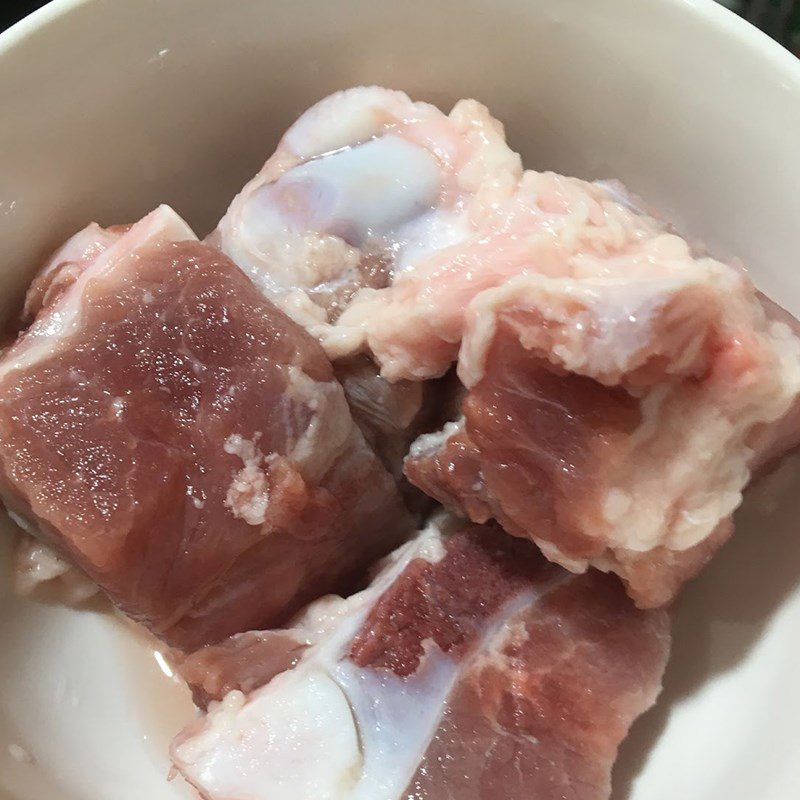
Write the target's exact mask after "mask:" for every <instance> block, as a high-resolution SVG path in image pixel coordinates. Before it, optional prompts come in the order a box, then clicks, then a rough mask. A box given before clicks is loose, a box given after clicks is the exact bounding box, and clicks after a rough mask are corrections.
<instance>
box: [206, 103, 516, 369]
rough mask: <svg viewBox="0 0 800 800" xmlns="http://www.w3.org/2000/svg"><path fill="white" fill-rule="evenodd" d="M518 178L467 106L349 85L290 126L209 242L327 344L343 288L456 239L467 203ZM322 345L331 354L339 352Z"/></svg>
mask: <svg viewBox="0 0 800 800" xmlns="http://www.w3.org/2000/svg"><path fill="white" fill-rule="evenodd" d="M520 171H521V167H520V164H519V157H518V156H517V155H516V154H514V153H512V152H511V151H510V150H509V149H508V147H507V146H506V145H505V141H504V139H503V134H502V127H501V126H500V125H499V123H497V122H496V121H495V120H493V119H492V118H491V117H490V116H489V115H488V112H487V111H486V109H485V108H484V107H483V106H481V105H479V104H478V103H475V102H474V101H462V103H460V104H459V105H457V106H456V108H455V109H454V110H453V112H452V113H451V114H450V115H449V116H447V115H445V114H443V113H442V112H441V111H439V110H438V109H437V108H435V107H434V106H432V105H429V104H427V103H414V102H412V101H411V100H410V99H409V98H408V97H407V96H406V95H405V94H403V93H402V92H396V91H390V90H387V89H382V88H379V87H358V88H355V89H349V90H347V91H344V92H338V93H336V94H334V95H331V96H330V97H327V98H325V99H324V100H322V101H321V102H319V103H318V104H317V105H315V106H313V107H312V108H311V109H309V110H308V111H307V112H305V114H303V115H302V116H301V117H300V119H298V120H297V122H295V123H294V125H292V126H291V127H290V128H289V130H288V131H287V132H286V134H285V135H284V137H283V139H282V140H281V142H280V144H279V145H278V148H277V150H276V152H275V153H274V155H273V156H272V157H271V158H270V159H269V160H268V161H267V163H266V164H265V165H264V167H263V169H262V170H261V172H259V174H258V175H257V176H256V177H255V178H254V179H253V180H252V181H250V183H248V184H247V185H246V186H245V187H244V189H243V190H242V191H241V193H240V194H239V195H238V196H237V197H236V198H235V199H234V201H233V202H232V204H231V206H230V208H229V209H228V212H227V213H226V215H225V216H224V217H223V219H222V220H221V221H220V223H219V226H218V228H217V230H216V231H215V232H214V233H213V234H212V235H211V237H210V241H211V242H212V243H214V244H216V245H218V246H219V247H220V248H221V249H222V250H223V252H225V253H226V255H228V256H229V257H230V258H232V259H233V261H234V262H236V263H237V264H238V265H239V267H240V268H241V269H243V270H244V271H245V272H246V273H247V274H248V275H249V276H250V277H251V278H252V279H253V281H254V282H255V283H256V285H258V286H259V287H260V288H261V289H262V291H264V292H265V293H266V294H267V295H269V296H270V297H272V298H273V299H275V300H276V301H277V302H279V303H280V305H281V306H282V308H283V309H284V310H285V311H286V312H287V313H288V314H289V315H290V316H292V317H293V319H295V320H296V321H298V322H299V323H300V324H302V325H304V326H305V327H307V328H308V329H309V330H310V331H311V332H312V333H314V334H315V335H317V336H319V337H321V338H322V340H323V342H328V337H327V336H326V332H327V330H328V322H329V320H330V319H331V318H332V317H333V316H335V314H337V313H339V312H340V311H341V310H342V309H343V308H344V307H346V305H347V303H348V302H349V298H350V296H351V295H352V294H353V292H355V291H357V290H358V289H360V288H362V287H373V288H374V287H381V286H385V285H387V284H388V283H391V281H392V280H393V277H394V276H395V275H396V274H398V273H401V272H403V271H405V270H409V269H413V268H414V266H415V264H416V263H417V262H418V261H419V260H421V259H424V258H425V257H426V256H427V255H428V254H429V253H431V252H436V251H439V250H443V249H446V248H448V247H450V246H452V245H455V244H457V243H458V242H460V241H462V240H464V239H465V238H466V237H467V236H469V234H470V231H471V227H472V224H471V221H470V220H471V217H472V216H473V215H475V213H476V210H475V208H476V204H479V203H480V204H488V203H491V202H493V201H494V200H495V198H496V196H497V195H498V194H502V193H503V192H505V191H507V187H509V186H512V185H513V183H514V181H515V179H516V177H517V176H518V173H519V172H520ZM330 344H331V348H332V350H331V354H332V355H336V353H337V352H338V351H339V350H341V349H342V348H343V345H341V344H337V343H335V342H334V341H331V343H330Z"/></svg>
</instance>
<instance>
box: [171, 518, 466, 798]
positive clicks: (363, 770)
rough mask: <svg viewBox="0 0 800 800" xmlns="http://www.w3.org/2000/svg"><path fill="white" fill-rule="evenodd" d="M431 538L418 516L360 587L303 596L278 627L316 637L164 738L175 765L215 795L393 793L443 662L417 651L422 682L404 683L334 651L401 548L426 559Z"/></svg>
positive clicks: (400, 562) (440, 687) (425, 734)
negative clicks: (408, 687)
mask: <svg viewBox="0 0 800 800" xmlns="http://www.w3.org/2000/svg"><path fill="white" fill-rule="evenodd" d="M440 547H441V544H440V533H439V530H438V527H436V526H435V525H432V526H429V527H428V528H427V529H426V530H424V531H422V532H421V533H420V534H419V535H418V537H417V539H415V540H414V541H413V542H411V543H409V544H407V545H405V546H403V547H402V548H400V549H399V550H398V551H396V553H394V554H392V556H391V557H390V558H388V559H387V561H386V564H385V566H384V568H383V570H382V572H381V573H380V574H379V575H378V576H376V578H375V579H374V581H373V583H372V584H371V585H370V587H369V588H368V589H366V590H364V591H362V592H360V593H358V594H357V595H354V596H353V597H351V598H348V599H343V598H341V597H333V596H331V597H324V598H322V599H320V600H319V601H317V602H315V603H312V604H311V605H310V606H309V607H308V608H307V609H306V611H305V612H303V614H302V615H301V616H300V617H299V618H298V619H297V620H296V621H295V623H294V624H293V625H292V626H291V627H290V629H289V631H290V632H291V633H292V634H293V635H294V636H295V637H296V638H297V639H298V641H306V642H308V643H313V644H315V645H316V646H315V647H313V648H312V649H311V650H310V651H309V654H308V655H307V656H306V657H304V658H303V659H302V660H301V662H300V664H298V666H297V667H295V668H294V669H292V670H290V671H288V672H285V673H282V674H281V675H278V676H277V677H275V678H274V679H273V680H272V681H271V682H270V683H269V684H267V685H266V686H265V687H263V688H262V689H259V690H257V691H256V692H254V693H253V694H251V695H250V696H249V697H247V698H245V697H244V696H243V695H242V694H241V692H231V693H230V694H229V695H228V696H227V697H226V698H225V699H224V700H223V701H222V702H220V703H218V704H212V708H211V710H210V711H209V713H208V715H207V717H206V719H205V720H204V723H203V725H202V728H201V729H200V730H199V732H197V733H192V734H191V735H189V736H188V737H187V738H184V739H182V740H181V738H179V740H178V741H177V742H176V744H175V746H174V747H173V759H174V761H175V763H176V764H177V766H178V768H179V769H180V770H181V772H182V773H183V774H184V775H185V776H186V777H187V778H188V779H189V780H190V781H191V782H192V783H193V784H194V785H196V786H197V787H198V788H200V790H201V791H202V792H203V793H204V794H206V795H208V796H209V797H211V798H215V799H216V798H218V797H219V798H223V797H224V798H226V800H228V798H230V800H239V799H240V798H241V800H244V798H248V799H249V798H251V797H252V798H254V800H260V799H261V798H265V800H267V799H271V798H274V797H281V798H282V800H306V799H307V798H309V797H314V798H319V799H320V800H322V799H323V798H324V800H344V798H348V800H349V799H350V798H352V800H356V798H358V799H359V800H362V799H363V800H373V798H375V797H387V798H388V797H395V796H396V794H397V792H398V791H399V790H401V789H402V788H403V786H405V785H406V784H407V783H408V781H409V780H410V778H411V776H412V775H413V773H414V770H415V769H416V766H417V763H418V761H419V758H420V756H421V752H420V747H422V748H423V749H424V746H425V745H426V744H427V741H429V740H430V738H431V737H432V735H433V732H434V730H435V724H436V722H437V721H438V716H439V714H440V708H441V704H442V702H443V701H444V697H445V696H446V691H447V688H448V687H449V686H450V685H451V684H452V681H453V680H454V679H455V673H456V669H455V665H454V664H452V663H451V664H450V665H449V667H448V665H447V663H446V662H447V661H448V659H446V658H445V657H443V656H441V655H439V656H436V655H435V654H433V655H431V654H429V656H430V661H431V662H433V663H432V664H431V665H430V669H429V670H428V669H426V670H425V671H424V673H423V675H422V676H421V677H422V684H421V685H419V684H415V686H414V690H413V691H412V692H406V691H404V690H403V685H402V682H400V681H399V680H398V679H397V678H394V680H392V677H393V676H390V675H386V676H383V680H381V679H375V680H372V679H371V676H365V675H364V674H363V672H362V674H359V671H358V670H357V669H355V668H351V666H350V665H349V663H347V662H346V660H345V656H346V653H347V649H348V647H349V645H350V643H351V641H352V639H353V637H354V636H355V635H356V633H357V632H358V630H359V629H360V628H361V627H362V626H363V624H364V622H365V620H366V618H367V615H368V614H369V612H370V610H371V608H372V606H373V604H374V603H375V601H376V600H377V598H378V597H380V595H381V594H382V593H383V592H384V591H385V590H386V589H387V588H389V587H390V586H391V585H392V583H393V582H394V581H395V580H396V579H397V577H398V576H399V575H400V574H401V573H402V572H403V570H404V569H405V568H406V566H407V565H408V563H409V562H410V561H411V560H412V559H415V558H425V559H426V560H427V558H428V557H429V556H430V557H431V560H432V561H435V560H436V557H437V556H440V555H441V553H440V552H439V548H440ZM416 680H417V679H416V677H415V681H416ZM420 689H422V691H420ZM397 736H400V737H401V738H400V739H398V738H397ZM386 758H389V759H390V760H391V761H392V762H393V763H392V764H391V765H389V766H388V771H387V768H385V767H384V760H385V759H386ZM303 765H313V769H308V768H305V769H304V768H303ZM376 792H377V793H376Z"/></svg>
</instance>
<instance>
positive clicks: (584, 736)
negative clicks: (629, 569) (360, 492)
mask: <svg viewBox="0 0 800 800" xmlns="http://www.w3.org/2000/svg"><path fill="white" fill-rule="evenodd" d="M284 635H287V636H290V637H295V638H296V639H297V640H301V641H306V642H308V645H307V647H306V649H305V650H304V652H303V654H302V656H301V658H300V660H299V662H298V663H297V665H296V666H294V667H293V668H291V669H288V670H287V671H285V672H283V673H280V674H278V675H276V676H275V677H273V678H272V680H271V681H269V682H268V683H267V684H266V685H265V686H264V687H262V688H260V689H258V690H256V691H254V692H251V693H249V694H245V693H243V692H241V691H233V692H230V693H229V694H228V695H227V696H226V697H225V698H224V700H222V702H220V703H218V704H215V705H214V706H212V709H211V711H210V712H209V713H208V715H207V716H205V717H204V718H202V719H200V720H198V721H197V722H196V723H194V724H192V725H191V726H190V727H189V728H188V729H187V730H186V731H185V732H184V733H183V734H182V735H181V736H180V737H178V739H177V740H176V742H175V743H174V745H173V751H172V753H173V759H174V762H175V764H176V765H177V767H178V769H179V770H180V771H181V772H182V773H183V774H184V776H186V777H187V778H188V780H189V781H190V782H192V783H193V784H194V785H195V786H196V787H197V788H198V789H199V790H200V792H201V793H202V795H203V796H204V797H207V798H209V800H217V799H218V798H219V799H220V800H221V799H222V798H224V800H245V799H246V800H261V798H264V800H274V799H275V798H280V800H307V798H311V797H314V798H327V800H375V799H376V798H382V800H401V799H402V800H496V798H500V797H502V798H506V800H530V799H531V798H535V800H556V799H558V800H562V798H565V797H569V798H574V800H600V799H601V798H607V797H608V796H609V792H610V773H611V766H612V764H613V762H614V759H615V757H616V752H617V747H618V745H619V743H620V741H621V740H622V739H623V738H624V737H625V735H626V734H627V732H628V729H629V727H630V725H631V723H632V722H633V721H634V719H635V718H636V717H637V716H638V715H639V714H641V713H642V712H643V711H645V710H646V709H647V708H649V706H650V705H651V704H652V703H653V702H654V700H655V697H656V695H657V693H658V690H659V688H660V682H661V676H662V673H663V670H664V665H665V662H666V659H667V654H668V650H669V620H668V616H667V614H666V613H665V612H663V611H640V610H637V609H636V608H635V607H634V606H633V604H632V603H631V602H630V601H629V600H628V598H627V597H626V596H625V593H624V591H623V590H622V587H621V585H620V584H619V583H618V582H617V581H616V580H614V579H613V578H611V577H610V576H606V575H602V574H600V573H597V572H592V573H591V574H589V575H582V576H576V575H573V574H571V573H568V572H566V571H564V570H562V569H560V568H559V567H557V566H555V565H553V564H550V563H548V562H547V561H546V560H545V559H544V558H542V557H541V555H540V554H539V553H538V552H537V551H536V550H535V548H534V547H533V546H532V545H531V544H530V543H529V542H526V541H523V540H515V539H512V538H511V537H508V536H506V535H505V534H504V533H502V532H500V531H498V530H497V529H493V528H488V527H477V526H469V527H466V528H461V529H456V530H455V531H452V532H451V533H449V534H445V535H443V534H441V533H440V532H439V530H437V529H436V528H435V527H433V526H432V527H430V528H429V529H427V530H426V531H424V532H423V533H422V534H421V535H420V536H419V538H418V539H417V540H415V541H414V542H412V543H410V544H409V545H406V546H405V547H404V548H402V549H401V550H399V551H398V552H397V553H395V554H394V555H393V557H392V558H391V559H389V560H388V562H387V563H386V565H385V566H384V568H383V570H382V572H381V573H380V574H379V575H378V576H377V577H376V578H375V579H374V581H373V583H372V584H371V585H370V587H369V588H367V589H366V590H364V591H363V592H361V593H359V594H357V595H354V596H353V597H351V598H349V599H348V600H336V599H326V600H324V601H322V602H321V603H319V604H315V605H312V606H311V607H310V608H309V609H308V611H307V612H306V614H305V615H304V616H303V618H302V619H301V620H300V621H299V623H298V626H297V627H296V628H293V629H291V630H289V631H287V632H284Z"/></svg>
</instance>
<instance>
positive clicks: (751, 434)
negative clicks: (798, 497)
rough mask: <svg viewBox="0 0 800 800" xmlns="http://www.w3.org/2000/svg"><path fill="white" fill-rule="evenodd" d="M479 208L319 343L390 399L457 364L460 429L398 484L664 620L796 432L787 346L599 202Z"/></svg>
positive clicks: (735, 275)
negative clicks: (773, 454)
mask: <svg viewBox="0 0 800 800" xmlns="http://www.w3.org/2000/svg"><path fill="white" fill-rule="evenodd" d="M507 185H508V184H507V183H503V184H502V186H503V187H507ZM495 199H496V200H497V202H495V203H494V204H492V205H486V206H481V207H480V208H478V207H473V209H472V210H473V213H472V214H471V216H470V218H469V222H470V225H471V230H470V233H469V234H468V235H467V236H466V237H464V238H463V239H462V240H461V241H458V242H455V243H453V244H451V246H449V247H447V248H444V249H442V250H439V251H437V252H433V253H429V254H427V255H426V256H425V257H423V258H421V259H419V260H417V261H415V263H414V265H413V267H411V268H408V269H406V270H404V271H403V272H401V273H399V274H398V275H396V276H395V279H394V281H393V283H392V285H391V286H387V287H385V288H383V289H380V290H377V291H375V290H371V291H367V290H362V291H360V292H359V293H357V294H356V295H355V297H354V298H353V299H352V301H351V302H350V304H349V305H348V307H347V309H346V310H345V311H344V313H343V314H342V315H341V316H340V317H339V318H338V320H337V321H336V324H335V325H334V326H332V330H333V332H332V333H326V334H325V336H324V337H323V338H324V339H325V340H326V341H327V342H329V343H330V342H336V343H337V345H338V346H340V349H338V350H336V352H337V355H339V356H341V355H342V354H343V353H345V352H360V351H363V350H365V349H366V350H368V351H369V352H371V353H372V355H373V357H374V358H375V360H376V361H377V362H378V364H379V365H380V366H381V369H382V374H383V375H384V377H386V378H387V379H389V380H390V381H395V380H422V379H427V378H432V377H436V376H439V375H441V374H443V373H444V372H445V371H446V370H448V369H450V367H451V365H452V364H453V363H454V362H457V363H458V373H459V376H460V377H461V380H462V382H463V384H464V386H465V388H466V390H467V398H466V400H465V403H464V408H463V412H464V420H463V423H462V424H461V425H460V426H459V433H458V434H457V435H456V434H453V435H454V436H455V437H456V438H452V437H447V436H444V435H443V436H440V437H439V440H438V443H437V440H436V439H430V438H426V439H424V440H423V441H422V442H421V443H420V444H419V445H418V446H417V447H416V448H414V451H413V454H412V457H411V458H410V459H409V461H408V463H407V467H406V473H407V475H408V476H409V478H410V479H411V481H412V482H413V483H415V484H416V485H418V486H419V487H420V488H422V489H423V490H424V491H426V492H427V493H429V494H430V495H432V496H433V497H436V498H438V499H440V500H443V501H446V502H447V503H448V505H449V506H450V507H451V508H453V509H454V510H457V511H459V512H461V513H466V514H468V515H469V516H470V517H471V518H472V519H473V520H474V521H477V522H483V521H486V520H487V519H490V518H495V519H497V520H499V521H500V522H501V524H502V525H503V526H504V527H505V528H506V529H507V530H508V531H509V532H510V533H512V534H514V535H517V536H524V537H529V538H532V539H533V540H535V541H536V542H537V543H538V544H539V545H540V547H541V548H542V550H543V552H544V553H545V554H546V555H547V556H548V558H551V559H554V560H556V561H557V562H558V563H560V564H562V565H564V566H565V567H567V568H568V569H571V570H577V571H580V570H585V569H586V568H587V566H588V565H594V566H597V567H600V568H601V569H604V570H613V571H615V572H618V573H619V574H620V575H621V576H622V577H623V579H624V580H625V581H626V583H627V585H628V588H629V591H630V593H631V596H633V597H634V598H635V599H636V601H637V602H638V603H640V604H641V605H643V606H655V605H659V604H662V603H666V602H669V600H670V599H671V598H672V597H673V596H674V595H675V593H676V592H677V591H678V589H679V587H680V585H681V584H682V582H683V581H684V580H686V579H687V578H688V577H690V576H691V575H693V574H695V573H696V572H697V571H698V570H699V569H700V568H701V567H702V565H703V564H704V563H705V562H706V561H707V560H708V559H709V558H710V557H711V555H712V554H713V552H714V551H715V550H716V549H717V548H718V547H719V545H720V544H721V542H722V541H724V539H725V538H726V536H727V535H728V533H729V532H730V530H731V525H730V516H731V513H732V512H733V510H734V509H735V508H736V507H737V505H738V504H739V503H740V501H741V497H742V490H743V488H744V487H745V485H746V484H747V482H748V480H749V477H750V473H751V470H752V469H753V468H754V466H755V465H756V464H757V463H758V462H759V461H760V460H761V458H762V456H761V455H760V454H759V453H758V452H756V451H757V450H759V449H760V447H761V445H760V444H759V442H763V441H764V440H765V438H770V432H769V431H770V429H775V430H784V429H785V427H786V421H787V419H789V420H791V419H793V418H796V415H795V416H794V417H792V416H787V415H791V414H792V410H793V408H794V407H795V404H796V401H797V398H798V392H799V391H800V340H798V338H797V337H796V336H795V335H794V334H793V333H792V331H791V329H790V327H789V326H787V325H786V324H784V323H783V322H781V321H778V320H777V319H775V318H773V316H772V315H771V314H770V313H767V312H766V311H765V308H764V306H763V304H762V303H761V302H760V300H759V297H758V294H757V292H756V290H755V288H754V287H753V285H752V284H751V283H750V281H749V280H748V279H747V277H746V276H745V275H744V274H743V273H742V272H740V271H739V270H736V269H734V268H732V267H730V266H728V265H725V264H722V263H720V262H718V261H715V260H714V259H711V258H706V257H698V256H696V255H694V254H693V253H692V251H691V249H690V247H689V246H688V245H687V243H686V242H685V241H684V240H683V239H681V238H680V237H679V236H677V235H675V234H673V233H670V232H668V231H667V230H666V229H665V226H664V224H663V223H661V222H659V221H657V220H654V219H652V218H650V217H648V216H646V215H643V214H640V213H638V212H636V211H635V210H634V209H633V208H632V207H631V206H630V205H628V204H627V203H622V202H619V201H618V200H617V199H615V198H614V197H613V196H611V195H610V194H609V193H608V192H607V190H606V189H604V188H603V187H600V186H596V185H592V184H588V183H585V182H583V181H579V180H576V179H571V178H565V177H562V176H558V175H553V174H540V173H535V172H525V173H524V174H523V175H522V177H521V178H520V179H519V181H518V182H517V185H516V186H514V187H513V188H512V189H511V190H510V191H509V192H508V194H507V196H505V198H503V197H502V193H501V192H500V191H499V190H498V192H496V194H495ZM479 212H480V213H479ZM772 438H773V439H774V438H775V437H774V436H773V437H772ZM796 440H797V435H796V434H793V435H792V436H790V437H789V438H788V439H786V440H785V445H786V446H788V445H789V444H790V443H794V442H796ZM778 449H779V450H780V443H778ZM420 459H422V460H420ZM430 459H433V461H431V460H430ZM464 459H466V461H465V460H464Z"/></svg>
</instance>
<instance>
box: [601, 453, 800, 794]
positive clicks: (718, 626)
mask: <svg viewBox="0 0 800 800" xmlns="http://www.w3.org/2000/svg"><path fill="white" fill-rule="evenodd" d="M798 488H800V456H797V455H796V456H793V457H792V458H790V459H788V460H787V461H786V462H784V463H783V464H782V465H781V466H780V467H779V468H778V469H777V470H775V472H773V473H772V474H770V475H768V476H767V477H765V478H763V479H762V480H760V481H759V482H758V483H757V484H756V485H755V486H754V487H753V488H752V489H751V490H750V491H749V492H748V494H747V497H746V499H745V502H744V504H743V505H742V508H741V509H740V510H739V511H738V512H737V515H736V531H735V533H734V535H733V537H732V538H731V540H730V541H729V542H728V543H727V544H726V545H725V547H723V549H722V550H721V551H720V553H719V554H718V555H717V556H716V558H715V559H714V560H713V561H712V562H711V564H709V566H708V567H707V568H706V570H705V571H704V572H703V573H702V575H701V576H700V577H699V578H698V579H696V580H695V581H694V582H692V583H691V584H690V585H689V586H687V588H686V590H685V591H684V592H683V594H682V595H681V597H680V599H679V601H678V604H677V607H676V610H675V621H674V624H673V632H672V635H673V644H672V655H671V658H670V662H669V665H668V667H667V672H666V675H665V677H664V689H663V692H662V693H661V696H660V697H659V699H658V703H657V704H656V706H655V707H654V708H653V709H652V710H651V711H650V712H649V713H648V714H646V715H645V716H644V717H642V718H641V719H640V720H639V721H638V722H637V723H636V724H635V725H634V727H633V729H632V731H631V735H630V736H629V737H628V739H627V740H626V741H625V742H624V743H623V745H622V747H621V748H620V754H619V759H618V760H617V764H616V766H615V769H614V791H613V793H612V797H613V800H628V799H629V798H631V797H633V794H634V788H635V784H636V780H637V778H638V776H639V774H640V773H641V772H642V770H643V769H644V767H645V765H646V764H647V761H648V758H649V756H650V754H651V753H652V751H653V748H654V746H655V743H656V742H657V741H658V739H659V737H660V736H661V734H662V733H663V731H664V729H665V728H666V726H667V724H668V722H669V719H670V716H671V714H672V712H673V710H674V709H675V708H676V707H677V706H679V705H680V704H681V703H682V702H683V701H684V700H685V699H686V698H688V697H690V696H691V695H693V694H694V693H695V692H697V691H698V690H699V689H700V688H701V687H702V686H703V685H704V684H706V683H707V682H708V681H711V680H713V679H714V678H715V677H717V676H719V675H722V674H724V673H726V672H728V671H730V670H732V669H734V668H735V667H736V666H737V665H739V664H740V663H741V662H742V661H744V660H745V659H746V658H747V656H748V654H749V653H750V651H751V649H752V648H753V646H754V645H756V644H757V643H758V641H759V639H760V637H761V635H762V633H763V632H764V630H765V629H766V627H767V626H768V624H769V622H770V619H771V617H772V616H773V614H774V613H775V612H776V611H777V610H778V609H779V608H780V606H781V603H782V602H783V601H784V599H785V598H787V597H788V596H789V595H790V594H791V593H792V592H793V591H794V590H795V589H796V588H797V587H798V586H800V536H798V530H797V529H798V523H797V520H798V519H800V493H798Z"/></svg>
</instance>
